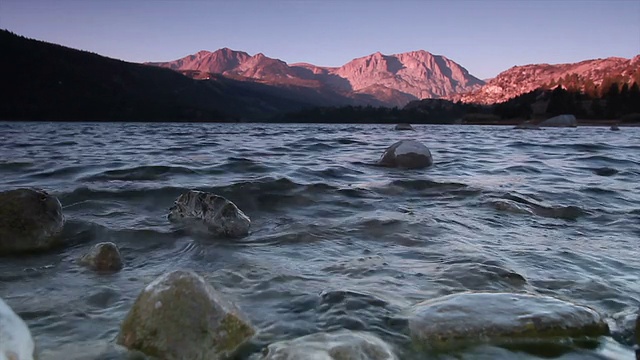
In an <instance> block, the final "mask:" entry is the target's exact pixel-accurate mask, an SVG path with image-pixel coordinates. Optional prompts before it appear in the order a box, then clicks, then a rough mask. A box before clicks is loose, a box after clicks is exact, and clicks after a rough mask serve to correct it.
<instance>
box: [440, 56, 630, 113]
mask: <svg viewBox="0 0 640 360" xmlns="http://www.w3.org/2000/svg"><path fill="white" fill-rule="evenodd" d="M634 81H635V82H638V83H640V55H637V56H635V57H634V58H632V59H625V58H619V57H609V58H605V59H593V60H585V61H580V62H577V63H565V64H553V65H552V64H530V65H524V66H514V67H512V68H510V69H508V70H506V71H503V72H502V73H500V74H498V76H496V77H495V78H493V79H491V80H489V81H488V82H487V83H486V84H485V85H484V86H482V87H481V88H479V89H477V90H475V91H471V92H468V93H462V94H456V95H453V96H449V97H448V98H449V99H450V100H453V101H458V100H459V101H462V102H464V103H476V104H485V105H488V104H496V103H503V102H505V101H507V100H509V99H513V98H515V97H517V96H519V95H522V94H525V93H528V92H530V91H533V90H536V89H539V88H543V89H549V88H552V87H555V86H558V85H562V86H563V87H565V88H571V87H575V90H577V91H583V92H587V93H588V92H592V91H593V92H595V91H599V92H602V88H605V89H604V91H606V90H607V89H608V87H609V86H610V84H611V83H633V82H634Z"/></svg>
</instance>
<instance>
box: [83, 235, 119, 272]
mask: <svg viewBox="0 0 640 360" xmlns="http://www.w3.org/2000/svg"><path fill="white" fill-rule="evenodd" d="M80 264H81V265H84V266H86V267H88V268H90V269H93V270H96V271H100V272H115V271H119V270H121V269H122V264H123V261H122V256H121V255H120V250H119V249H118V246H117V245H116V244H114V243H112V242H102V243H99V244H96V245H94V246H93V247H92V248H91V250H89V253H88V254H86V255H84V256H83V257H82V258H81V259H80Z"/></svg>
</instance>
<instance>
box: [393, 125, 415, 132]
mask: <svg viewBox="0 0 640 360" xmlns="http://www.w3.org/2000/svg"><path fill="white" fill-rule="evenodd" d="M395 130H413V131H415V129H414V128H413V126H411V124H398V125H396V127H395Z"/></svg>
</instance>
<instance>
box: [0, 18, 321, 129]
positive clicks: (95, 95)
mask: <svg viewBox="0 0 640 360" xmlns="http://www.w3.org/2000/svg"><path fill="white" fill-rule="evenodd" d="M0 48H1V49H2V52H1V53H0V77H1V78H2V85H3V88H4V89H5V90H6V91H3V96H2V97H0V119H2V120H68V121H73V120H85V121H90V120H94V121H120V120H126V121H141V120H145V121H182V120H189V121H227V120H232V119H239V118H247V119H251V120H257V119H264V118H267V117H270V116H272V115H274V114H276V113H281V112H286V111H294V110H299V109H301V108H303V107H308V106H316V105H318V104H322V102H321V101H320V102H318V103H310V102H306V101H304V99H301V98H300V96H299V95H298V93H297V92H296V91H294V90H291V91H289V92H286V91H283V90H282V89H278V88H274V87H271V86H267V85H264V84H257V83H248V82H245V81H237V80H233V79H228V78H224V77H212V78H210V79H209V80H206V81H203V80H201V81H198V80H194V79H192V78H189V77H186V76H183V75H182V74H179V73H178V72H175V71H171V70H169V69H163V68H158V67H154V66H146V65H141V64H133V63H127V62H124V61H120V60H115V59H110V58H106V57H103V56H99V55H96V54H93V53H89V52H85V51H79V50H75V49H70V48H66V47H63V46H59V45H55V44H50V43H46V42H42V41H37V40H31V39H26V38H24V37H21V36H17V35H15V34H12V33H10V32H8V31H4V30H0ZM236 60H238V61H239V58H236V57H233V56H232V57H228V58H227V59H222V60H220V61H217V62H214V63H212V64H215V66H226V65H225V62H227V63H229V64H230V63H233V62H234V61H236ZM212 66H213V65H212ZM228 66H231V65H228Z"/></svg>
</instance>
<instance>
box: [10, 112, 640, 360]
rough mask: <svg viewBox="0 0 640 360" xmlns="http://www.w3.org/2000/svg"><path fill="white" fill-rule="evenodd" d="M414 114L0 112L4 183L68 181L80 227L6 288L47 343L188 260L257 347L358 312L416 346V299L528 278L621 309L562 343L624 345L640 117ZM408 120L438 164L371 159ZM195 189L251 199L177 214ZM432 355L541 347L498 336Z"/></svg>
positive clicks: (639, 170)
mask: <svg viewBox="0 0 640 360" xmlns="http://www.w3.org/2000/svg"><path fill="white" fill-rule="evenodd" d="M415 128H416V130H417V131H416V132H396V131H393V130H392V128H391V127H389V126H384V125H278V124H94V123H63V124H50V123H0V190H7V189H12V188H16V187H25V186H35V187H41V188H44V189H46V190H48V191H50V192H51V193H53V194H55V195H56V196H58V197H59V199H60V201H61V203H62V205H63V207H64V213H65V215H66V218H67V224H66V227H65V236H66V237H67V239H68V241H69V245H68V246H67V247H65V248H63V249H58V250H55V251H53V252H49V253H47V254H43V255H38V256H32V257H27V258H24V257H22V258H4V259H1V260H0V297H2V298H4V299H5V300H6V301H7V302H8V303H9V304H10V305H11V306H12V307H13V308H14V309H15V310H16V311H17V312H18V313H19V314H20V315H21V316H22V317H23V318H24V319H25V320H26V321H27V323H28V325H29V326H30V328H31V331H32V333H33V335H34V337H35V338H36V342H37V343H38V346H39V348H40V349H41V350H42V349H56V348H59V347H61V346H64V345H67V344H73V343H90V344H91V343H93V342H96V343H99V342H109V341H112V340H113V338H114V337H115V336H116V334H117V331H118V326H119V323H120V321H121V320H122V319H123V318H124V316H125V314H126V312H127V311H128V309H129V308H130V307H131V305H132V303H133V301H134V300H135V298H136V296H137V295H138V293H139V291H140V290H141V289H142V288H143V287H144V286H145V284H146V283H148V282H149V281H151V280H152V279H154V278H155V277H156V276H158V275H160V274H162V273H164V272H166V271H169V270H173V269H178V268H188V269H193V270H195V271H196V272H198V273H200V274H202V275H204V276H205V277H207V278H208V279H209V280H210V282H211V283H212V284H213V285H214V286H215V287H216V288H218V289H219V290H220V291H222V292H224V293H225V294H227V297H229V298H230V299H233V300H234V301H235V302H236V303H237V304H238V305H239V306H240V307H241V308H242V309H243V310H244V311H245V312H246V313H247V315H248V317H249V318H250V319H251V320H252V321H253V323H254V324H255V325H256V326H257V327H258V328H259V329H261V332H260V334H259V335H258V336H257V337H256V338H255V339H254V341H253V343H254V347H253V348H254V349H256V351H258V350H259V349H260V348H261V347H262V346H264V345H267V344H269V343H271V342H273V341H276V340H284V339H291V338H294V337H297V336H301V335H305V334H309V333H312V332H316V331H323V330H334V329H338V328H348V329H356V330H366V331H370V332H373V333H375V334H377V335H378V336H380V337H381V338H383V339H384V340H386V341H388V342H390V343H392V344H394V345H395V346H396V348H397V349H399V350H398V352H399V353H400V357H401V358H403V359H413V358H416V359H417V358H424V357H420V355H418V354H413V353H412V352H411V350H410V346H408V337H407V334H406V323H405V322H404V320H403V319H402V316H401V314H402V311H403V310H404V309H406V308H407V307H408V306H410V305H412V304H415V303H417V302H420V301H423V300H426V299H431V298H434V297H437V296H441V295H446V294H451V293H456V292H461V291H468V290H484V291H510V292H521V291H527V292H532V293H538V294H548V295H552V296H556V297H559V298H562V299H565V300H569V301H573V302H576V303H580V304H584V305H588V306H591V307H593V308H595V309H597V310H598V311H599V312H601V313H602V314H605V315H607V316H609V317H610V318H611V319H612V320H611V321H612V325H613V329H614V335H613V338H603V339H602V342H601V344H600V345H599V346H598V347H596V348H593V347H592V348H590V349H579V348H576V349H575V350H573V351H572V352H569V353H566V354H564V355H563V358H572V359H573V358H576V359H577V358H585V357H586V358H625V357H629V358H633V353H632V350H631V346H630V345H629V342H628V338H627V337H628V333H629V330H630V329H629V328H628V326H629V325H628V324H624V322H622V323H623V324H619V323H620V322H618V323H616V321H615V319H619V318H621V315H620V314H625V313H629V312H632V313H633V312H635V311H636V309H637V308H638V305H639V303H640V281H639V280H640V279H639V278H640V261H638V258H639V254H640V251H639V250H638V248H639V247H638V241H639V238H640V182H639V180H640V128H623V129H622V131H620V132H611V131H609V130H608V129H606V128H597V127H581V128H577V129H547V130H544V131H515V130H511V129H510V128H507V127H474V126H416V127H415ZM403 138H412V139H417V140H420V141H421V142H423V143H424V144H426V145H427V146H428V147H429V148H430V149H431V152H432V154H433V157H434V161H435V165H434V166H433V167H432V168H429V169H426V170H397V169H385V168H379V167H375V166H372V165H371V164H372V163H373V162H375V161H376V160H377V159H378V158H379V157H380V155H381V154H382V152H383V151H384V149H385V148H386V147H387V146H389V145H390V144H392V143H393V142H395V141H397V140H400V139H403ZM188 189H199V190H204V191H210V192H214V193H216V194H219V195H223V196H225V197H227V198H229V199H230V200H232V201H233V202H235V203H236V204H237V205H238V206H239V207H240V208H241V209H242V210H243V211H244V212H245V213H246V214H247V215H248V216H249V217H250V218H251V219H252V232H251V234H250V236H248V237H246V238H243V239H241V240H210V239H209V240H207V239H198V238H193V237H191V236H189V235H188V234H185V233H184V232H181V231H178V230H176V229H173V228H172V227H171V226H170V224H169V223H168V221H167V218H166V215H167V212H168V208H169V207H170V206H171V204H172V203H173V201H174V200H175V198H176V197H177V196H178V195H179V194H180V193H182V192H184V191H186V190H188ZM101 241H113V242H116V243H117V244H118V245H119V246H120V248H121V251H122V253H123V255H124V257H125V261H126V268H125V269H124V270H123V271H121V272H119V273H117V274H113V275H99V274H95V273H93V272H91V271H89V270H86V269H84V268H82V267H80V266H79V265H78V263H77V260H78V258H79V257H80V256H81V255H83V254H84V253H85V252H86V251H87V250H88V249H89V248H90V246H91V245H92V244H95V243H97V242H101ZM616 324H617V325H616ZM625 326H626V327H625ZM611 353H614V354H615V355H607V354H611ZM438 356H439V357H441V358H449V357H453V358H505V359H510V358H515V357H517V358H529V357H530V358H535V355H533V354H526V353H524V352H521V351H516V350H507V349H502V348H493V347H490V346H481V347H477V348H471V349H466V350H460V351H458V352H453V353H448V354H441V355H438ZM607 356H608V357H607Z"/></svg>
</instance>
